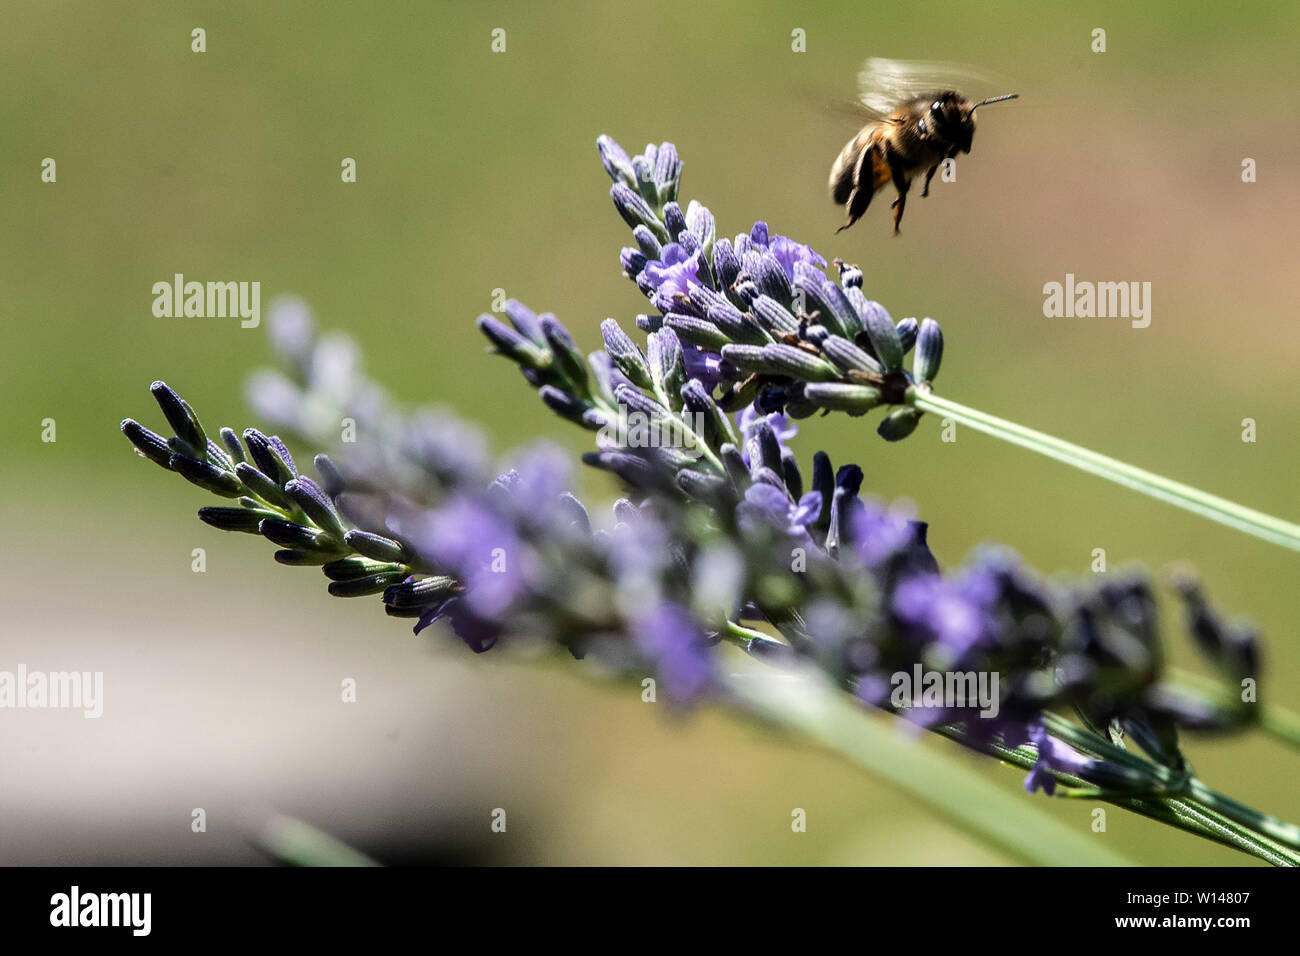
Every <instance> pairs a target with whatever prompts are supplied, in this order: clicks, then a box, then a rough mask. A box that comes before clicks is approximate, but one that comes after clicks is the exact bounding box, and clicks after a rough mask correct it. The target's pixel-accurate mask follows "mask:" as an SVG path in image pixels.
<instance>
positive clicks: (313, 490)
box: [284, 477, 344, 538]
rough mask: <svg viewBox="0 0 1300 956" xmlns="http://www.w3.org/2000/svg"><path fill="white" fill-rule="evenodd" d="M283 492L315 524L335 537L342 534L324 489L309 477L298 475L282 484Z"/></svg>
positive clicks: (335, 513)
mask: <svg viewBox="0 0 1300 956" xmlns="http://www.w3.org/2000/svg"><path fill="white" fill-rule="evenodd" d="M284 490H285V493H286V494H287V495H288V496H289V497H290V498H292V499H293V501H294V503H295V504H296V505H298V507H299V508H301V509H302V511H303V514H305V515H306V516H307V517H308V518H310V519H311V520H312V521H314V522H315V523H316V526H317V527H319V528H321V529H322V530H324V531H325V532H327V533H329V534H331V535H333V536H334V537H336V538H342V537H343V534H344V529H343V524H342V522H340V521H339V516H338V513H337V512H336V511H335V510H334V505H333V503H332V502H331V501H330V499H329V496H327V495H326V494H325V492H324V490H323V489H322V488H321V486H320V485H318V484H316V482H314V481H312V480H311V479H310V478H305V477H299V478H295V479H294V480H293V481H291V482H289V483H288V484H286V485H285V486H284Z"/></svg>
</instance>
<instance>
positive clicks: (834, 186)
mask: <svg viewBox="0 0 1300 956" xmlns="http://www.w3.org/2000/svg"><path fill="white" fill-rule="evenodd" d="M874 135H875V127H874V126H868V127H866V128H864V129H863V130H861V131H860V132H859V133H858V135H857V136H854V137H853V138H852V139H851V140H849V141H848V142H847V143H846V144H845V145H844V148H843V149H842V150H840V154H839V156H837V157H835V162H834V163H832V164H831V178H830V183H829V186H830V191H831V199H832V200H833V201H834V202H835V204H836V205H838V206H842V205H844V204H845V203H846V202H848V201H849V196H850V195H852V193H853V189H854V187H855V186H856V185H857V183H858V176H859V167H860V165H861V163H862V159H863V157H864V156H865V155H866V152H867V149H868V148H869V146H870V143H871V140H872V138H873V137H874Z"/></svg>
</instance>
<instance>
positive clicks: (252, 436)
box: [236, 428, 298, 487]
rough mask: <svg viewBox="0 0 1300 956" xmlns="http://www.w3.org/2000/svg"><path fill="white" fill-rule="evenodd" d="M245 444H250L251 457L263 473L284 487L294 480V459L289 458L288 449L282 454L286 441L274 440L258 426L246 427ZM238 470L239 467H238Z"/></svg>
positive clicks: (295, 471)
mask: <svg viewBox="0 0 1300 956" xmlns="http://www.w3.org/2000/svg"><path fill="white" fill-rule="evenodd" d="M244 444H245V445H247V446H248V454H249V457H251V458H252V459H253V463H254V464H255V465H257V467H258V468H259V469H261V471H262V474H264V475H266V476H267V477H269V478H270V479H271V480H273V481H274V482H275V483H276V484H278V485H280V486H281V487H283V486H284V485H285V483H286V482H289V481H292V480H293V478H294V476H295V475H297V473H298V472H297V469H296V468H295V467H294V465H293V459H292V458H288V457H287V456H288V450H287V449H285V453H284V454H283V455H282V454H281V453H280V450H281V449H282V448H284V443H283V442H280V441H279V439H276V440H275V441H274V442H273V441H272V440H271V437H270V436H267V435H263V434H262V433H261V432H259V431H258V430H257V429H256V428H246V429H244ZM286 458H287V460H286ZM236 471H238V468H236Z"/></svg>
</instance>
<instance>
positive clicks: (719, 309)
mask: <svg viewBox="0 0 1300 956" xmlns="http://www.w3.org/2000/svg"><path fill="white" fill-rule="evenodd" d="M707 314H708V318H709V321H710V322H712V323H713V324H714V325H716V326H717V327H718V328H719V329H721V330H722V331H723V332H725V333H726V334H727V336H728V337H729V338H730V339H731V340H732V341H733V342H736V343H738V344H742V345H762V344H764V343H765V342H767V341H769V339H768V336H767V333H765V332H764V331H763V330H762V328H760V327H759V325H758V324H757V323H756V322H755V321H754V320H753V319H751V318H750V317H749V316H747V315H745V313H743V312H741V311H740V310H739V309H737V308H736V307H735V306H734V305H732V304H731V303H730V302H727V301H726V300H723V301H720V302H715V303H713V304H711V305H710V306H709V308H708V313H707Z"/></svg>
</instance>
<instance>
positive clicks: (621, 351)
mask: <svg viewBox="0 0 1300 956" xmlns="http://www.w3.org/2000/svg"><path fill="white" fill-rule="evenodd" d="M600 334H601V337H602V338H603V339H604V340H605V351H606V352H607V353H608V354H609V357H610V359H611V360H612V361H613V362H614V364H615V365H616V366H618V370H619V371H620V372H622V373H623V374H624V375H625V376H627V378H628V380H629V381H630V382H632V383H633V384H635V385H639V386H640V387H641V388H650V387H651V385H652V384H653V379H652V378H651V375H650V366H649V365H647V364H646V360H645V356H644V355H642V354H641V350H640V349H639V348H637V345H636V343H635V342H633V341H632V339H631V338H629V337H628V334H627V333H626V332H624V331H623V329H622V327H621V326H620V325H619V324H618V323H617V322H615V321H614V320H613V319H606V320H605V321H604V322H602V323H600Z"/></svg>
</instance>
